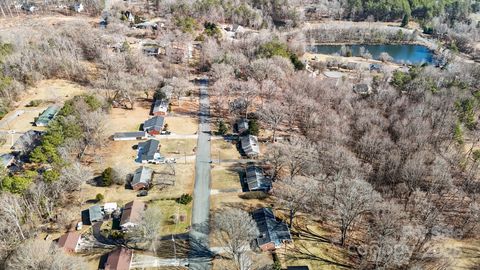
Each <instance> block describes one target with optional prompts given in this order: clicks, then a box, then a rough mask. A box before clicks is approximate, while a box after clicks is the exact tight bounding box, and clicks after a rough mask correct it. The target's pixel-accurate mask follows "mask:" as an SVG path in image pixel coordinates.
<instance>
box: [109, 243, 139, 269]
mask: <svg viewBox="0 0 480 270" xmlns="http://www.w3.org/2000/svg"><path fill="white" fill-rule="evenodd" d="M132 258H133V250H131V249H128V248H125V247H120V248H117V249H115V250H114V251H112V252H110V254H108V258H107V262H106V263H105V267H104V269H105V270H129V269H130V265H131V263H132Z"/></svg>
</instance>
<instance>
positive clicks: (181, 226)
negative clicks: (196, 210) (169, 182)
mask: <svg viewBox="0 0 480 270" xmlns="http://www.w3.org/2000/svg"><path fill="white" fill-rule="evenodd" d="M148 207H160V209H161V210H162V215H163V226H162V231H161V235H169V234H179V233H185V232H187V229H188V227H189V226H190V220H191V215H192V203H189V204H188V205H183V204H179V203H176V202H175V200H160V201H156V202H154V203H152V204H150V205H149V206H148ZM177 215H180V216H184V218H185V219H184V221H183V222H182V221H180V218H177V220H178V222H177V223H175V222H174V221H175V219H176V216H177Z"/></svg>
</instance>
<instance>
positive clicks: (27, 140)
mask: <svg viewBox="0 0 480 270" xmlns="http://www.w3.org/2000/svg"><path fill="white" fill-rule="evenodd" d="M44 134H45V132H44V131H38V130H29V131H27V132H25V133H24V134H23V135H22V136H20V138H18V140H17V141H15V143H14V144H13V146H12V147H11V148H10V149H11V150H12V152H14V153H15V154H19V155H28V154H29V153H30V152H31V151H32V150H33V149H35V147H37V146H38V145H39V144H40V143H41V142H42V136H43V135H44Z"/></svg>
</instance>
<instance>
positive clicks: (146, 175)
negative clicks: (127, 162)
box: [131, 166, 153, 186]
mask: <svg viewBox="0 0 480 270" xmlns="http://www.w3.org/2000/svg"><path fill="white" fill-rule="evenodd" d="M152 175H153V169H151V168H149V167H144V166H142V167H140V168H138V169H136V170H135V174H134V175H133V179H132V183H131V185H132V186H134V185H136V184H139V183H143V184H146V185H149V184H150V181H151V180H152Z"/></svg>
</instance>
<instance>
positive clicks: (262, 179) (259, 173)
mask: <svg viewBox="0 0 480 270" xmlns="http://www.w3.org/2000/svg"><path fill="white" fill-rule="evenodd" d="M245 183H246V187H247V189H248V191H263V192H268V191H270V189H271V188H272V181H270V179H268V178H267V177H266V176H265V174H264V172H263V169H262V168H260V167H259V166H256V165H255V164H252V163H250V164H248V165H247V167H246V168H245Z"/></svg>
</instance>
